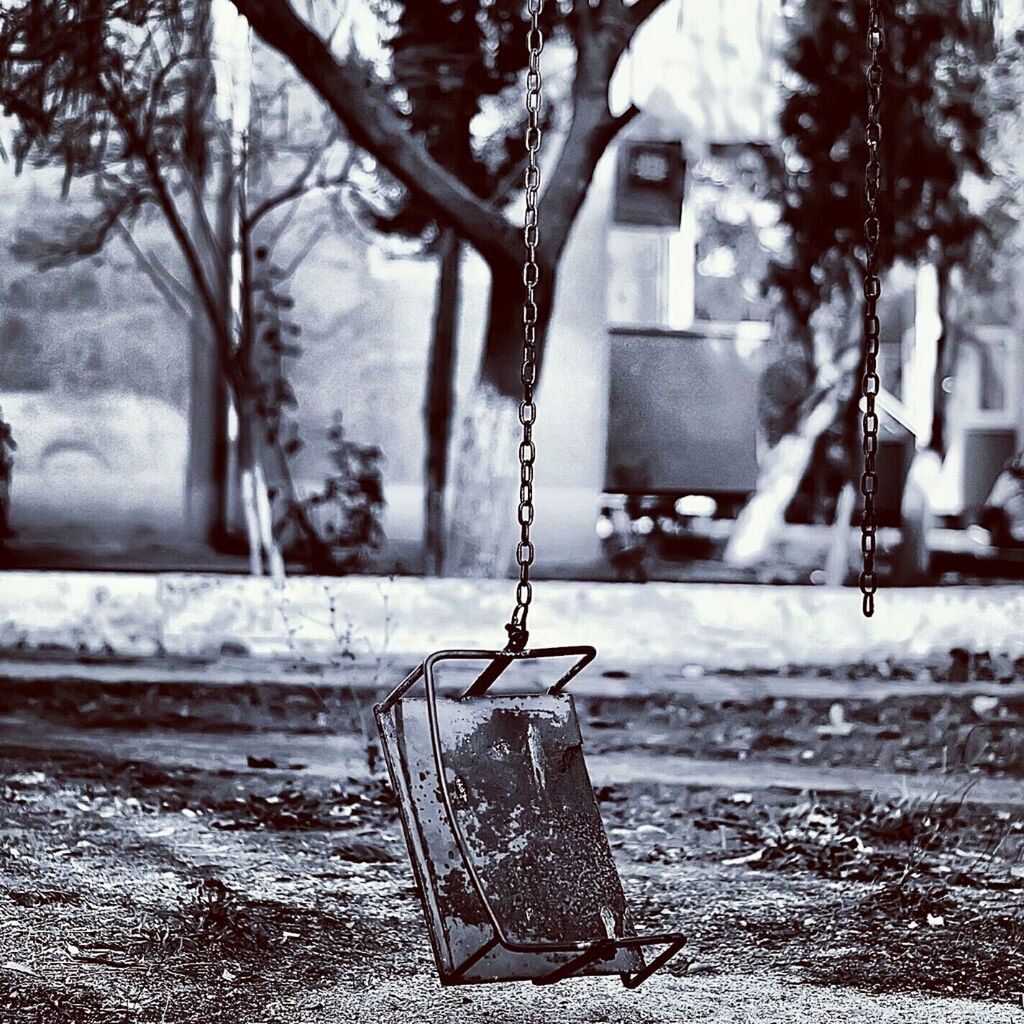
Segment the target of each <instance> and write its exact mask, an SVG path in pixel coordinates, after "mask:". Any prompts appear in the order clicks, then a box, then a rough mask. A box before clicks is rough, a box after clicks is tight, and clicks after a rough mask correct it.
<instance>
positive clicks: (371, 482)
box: [303, 412, 385, 570]
mask: <svg viewBox="0 0 1024 1024" xmlns="http://www.w3.org/2000/svg"><path fill="white" fill-rule="evenodd" d="M327 438H328V440H329V441H330V442H331V461H332V462H333V463H334V472H333V473H331V474H330V475H328V477H327V480H326V482H325V484H324V487H323V489H322V490H320V491H316V492H314V493H312V494H310V495H308V496H307V497H306V499H305V501H304V502H303V508H304V509H305V510H306V511H307V513H308V514H309V515H310V518H311V519H313V520H314V521H315V522H317V523H318V524H319V525H318V532H319V534H320V536H321V538H322V539H323V541H324V543H325V544H326V545H327V546H328V547H329V549H330V551H331V556H332V563H333V566H334V568H336V569H342V570H350V569H354V568H357V567H359V566H360V565H362V564H363V563H364V562H365V560H366V558H367V557H368V556H369V555H370V554H371V553H372V552H373V551H376V550H377V549H379V548H380V546H381V544H382V542H383V540H384V529H383V515H384V505H385V502H384V481H383V474H382V465H383V461H384V457H383V454H382V453H381V450H380V449H379V448H378V447H377V446H376V445H366V444H360V443H358V442H356V441H350V440H349V439H348V437H347V436H346V434H345V429H344V427H343V425H342V421H341V413H340V412H336V413H335V415H334V422H333V423H332V425H331V427H330V429H329V430H328V432H327Z"/></svg>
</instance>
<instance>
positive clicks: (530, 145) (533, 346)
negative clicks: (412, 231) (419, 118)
mask: <svg viewBox="0 0 1024 1024" xmlns="http://www.w3.org/2000/svg"><path fill="white" fill-rule="evenodd" d="M543 9H544V0H529V3H528V13H529V15H530V28H529V31H528V33H527V36H526V46H527V50H528V51H529V63H528V65H527V70H526V134H525V136H524V142H525V144H526V152H527V166H526V172H525V176H524V179H523V183H524V186H525V191H526V213H525V217H524V222H523V241H524V243H525V249H526V259H525V261H524V263H523V284H524V285H525V287H526V298H525V300H524V302H523V367H522V372H521V374H520V379H521V380H522V384H523V398H522V401H521V402H520V403H519V422H520V424H521V425H522V428H523V431H522V440H521V441H520V443H519V510H518V520H519V543H518V544H517V545H516V564H517V565H518V566H519V583H518V584H517V585H516V607H515V611H514V612H513V613H512V619H511V621H510V622H509V624H508V625H507V626H506V627H505V630H506V632H507V633H508V648H507V649H508V650H511V651H521V650H523V649H524V648H525V647H526V643H527V641H528V640H529V638H530V634H529V631H528V630H527V628H526V617H527V615H528V613H529V611H530V602H531V601H532V600H533V587H532V585H531V583H530V566H531V565H532V564H533V555H534V549H533V542H532V541H531V540H530V527H531V526H532V525H533V514H534V509H533V464H534V461H535V459H536V457H537V449H536V447H535V445H534V443H533V424H534V421H535V420H536V418H537V406H536V404H535V403H534V400H533V387H534V383H535V382H536V379H537V319H538V310H537V302H536V299H535V297H534V296H535V291H536V288H537V285H538V283H539V281H540V265H539V264H538V262H537V244H538V242H539V238H540V235H539V230H538V224H537V208H538V196H539V193H540V164H539V158H538V154H539V151H540V141H541V127H540V105H541V77H540V57H541V51H542V50H543V49H544V34H543V32H542V31H541V28H540V16H541V12H542V11H543Z"/></svg>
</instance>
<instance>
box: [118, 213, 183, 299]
mask: <svg viewBox="0 0 1024 1024" xmlns="http://www.w3.org/2000/svg"><path fill="white" fill-rule="evenodd" d="M116 227H117V230H118V233H119V234H120V235H121V238H122V239H123V240H124V242H125V245H127V246H128V250H129V251H130V252H131V254H132V255H133V256H134V257H135V262H136V263H137V264H138V265H139V266H140V267H141V268H142V271H143V273H144V274H145V275H146V276H147V277H148V278H149V279H150V281H151V282H152V283H153V287H154V288H156V290H157V291H158V292H159V293H160V294H161V295H162V296H163V299H164V302H166V303H167V305H168V306H170V307H171V309H173V310H174V311H175V312H176V313H177V314H178V315H179V316H182V317H187V316H188V314H189V310H188V306H187V305H186V302H187V301H188V300H189V299H191V295H190V294H189V290H188V289H187V288H186V287H185V286H184V285H183V284H182V283H181V282H180V281H179V280H178V279H177V278H176V277H175V276H174V275H173V274H172V273H171V272H170V271H169V270H168V269H167V268H166V267H165V266H164V265H163V263H161V262H160V260H159V259H158V258H157V257H156V255H155V254H153V253H150V254H148V255H147V254H146V253H144V252H143V251H142V249H140V248H139V244H138V243H137V242H136V241H135V239H134V238H133V237H132V233H131V231H129V230H128V228H127V227H126V226H125V225H124V223H123V222H122V221H120V220H119V221H118V222H117V225H116Z"/></svg>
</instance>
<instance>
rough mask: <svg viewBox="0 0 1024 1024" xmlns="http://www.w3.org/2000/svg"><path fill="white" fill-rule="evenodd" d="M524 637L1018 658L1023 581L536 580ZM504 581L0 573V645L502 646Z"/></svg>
mask: <svg viewBox="0 0 1024 1024" xmlns="http://www.w3.org/2000/svg"><path fill="white" fill-rule="evenodd" d="M535 590H536V597H535V605H534V609H533V611H532V612H531V618H530V626H531V634H532V636H531V639H532V641H533V643H534V644H535V645H537V646H543V645H553V644H560V643H592V644H594V645H595V646H596V647H597V648H598V649H599V651H600V652H601V654H602V655H604V656H605V657H606V658H607V659H608V660H609V661H615V662H627V663H628V662H646V663H658V664H663V665H664V664H678V665H681V666H683V665H690V664H692V665H700V666H703V667H705V668H708V669H730V670H740V669H757V668H759V669H773V668H779V667H782V666H786V665H837V664H850V663H859V662H862V661H869V662H870V661H878V660H883V659H886V658H894V659H919V658H927V657H930V656H935V655H940V654H946V653H948V652H949V651H950V650H951V649H953V648H958V647H960V648H965V649H967V650H971V651H988V652H990V653H991V654H993V655H995V654H1000V655H1006V656H1009V657H1011V658H1018V657H1024V588H1020V587H979V588H960V587H948V588H920V589H907V590H886V591H882V592H881V593H880V594H879V596H878V611H877V613H876V615H875V617H874V618H873V619H870V620H867V619H864V618H863V617H862V616H861V614H860V598H859V596H858V594H857V593H856V592H855V591H853V590H850V589H830V588H815V587H758V586H736V585H729V584H674V583H664V584H661V583H648V584H642V585H638V584H613V583H575V582H564V581H557V582H555V581H553V582H543V581H542V582H541V583H539V584H538V585H537V586H536V588H535ZM512 594H513V587H512V584H511V582H509V581H477V580H456V579H429V580H424V579H417V578H409V577H403V578H395V579H386V578H377V577H365V576H349V577H343V578H340V579H339V578H331V579H321V578H316V577H296V578H293V579H290V580H289V581H288V582H287V584H286V585H285V587H284V588H283V589H281V590H275V589H274V588H273V586H272V585H271V584H270V581H269V580H265V579H254V578H251V577H240V576H213V575H203V576H198V575H180V574H161V575H145V574H128V573H124V574H121V573H45V572H5V573H0V649H2V650H5V651H8V652H21V653H26V654H31V653H35V652H44V651H46V650H47V649H53V650H55V649H60V650H66V651H79V652H88V653H90V654H93V655H104V654H107V655H111V656H117V657H147V656H154V655H165V656H176V657H204V658H206V657H216V656H218V655H219V654H224V653H228V654H250V655H254V656H278V657H280V656H285V657H287V656H289V655H301V656H304V657H306V658H310V659H312V660H314V661H329V660H334V659H336V658H338V657H340V656H342V655H343V654H345V653H346V652H351V653H352V654H355V655H356V656H357V657H363V658H365V657H371V658H372V657H377V656H383V655H385V654H387V655H388V656H399V655H402V656H413V657H415V656H418V655H421V654H424V653H426V652H429V651H431V650H436V649H438V648H442V647H480V646H482V647H491V646H500V645H501V644H502V642H503V640H504V637H505V634H504V629H503V624H504V623H505V621H506V620H507V617H508V614H509V612H510V610H511V606H512Z"/></svg>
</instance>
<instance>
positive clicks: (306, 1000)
mask: <svg viewBox="0 0 1024 1024" xmlns="http://www.w3.org/2000/svg"><path fill="white" fill-rule="evenodd" d="M994 685H1001V684H998V683H996V684H994ZM1006 685H1007V689H1005V690H995V691H993V692H995V693H998V694H1000V696H997V697H993V696H991V694H990V693H988V692H987V691H986V692H982V693H981V696H984V697H987V699H986V700H984V701H982V702H981V703H979V702H977V699H976V698H977V696H978V695H979V691H978V687H975V688H974V689H970V688H968V689H967V690H965V691H964V693H962V694H958V693H946V694H945V695H944V696H937V695H936V694H935V693H931V692H929V693H926V694H924V695H921V694H918V695H916V696H915V695H914V694H913V693H912V692H911V691H910V690H908V692H907V694H906V695H903V696H901V695H899V693H896V694H895V695H894V694H892V693H891V692H890V693H889V694H888V696H885V695H876V696H878V699H875V700H864V701H862V702H859V703H858V701H856V700H842V701H837V700H836V699H834V695H833V696H832V697H826V698H820V697H819V698H814V699H813V700H812V699H807V700H794V699H793V698H792V697H789V698H787V697H779V696H774V697H770V698H763V697H762V698H758V699H757V700H751V701H746V702H744V701H731V702H730V701H728V700H711V699H709V698H708V697H706V696H705V697H704V698H702V699H690V698H687V697H685V696H679V695H676V696H675V697H672V698H668V697H665V696H664V695H661V696H651V697H649V698H645V699H644V700H640V701H635V702H629V701H623V700H614V699H610V698H602V697H600V696H597V697H589V698H587V699H585V700H581V702H580V707H581V719H582V722H583V727H584V732H585V735H586V742H587V750H588V752H592V753H593V755H594V760H595V762H597V763H601V759H602V758H605V759H606V763H607V764H608V765H610V766H611V767H610V768H609V769H608V770H607V771H606V772H605V773H604V776H605V777H604V779H603V781H602V782H601V784H600V785H599V789H598V796H599V799H600V801H601V808H602V813H603V815H604V818H605V823H606V826H607V828H608V831H609V836H610V839H611V842H612V846H613V850H614V853H615V856H616V858H617V860H618V863H619V867H620V870H621V872H622V875H623V880H624V884H625V887H626V891H627V896H628V897H629V899H630V901H631V903H632V905H633V907H634V910H635V917H636V918H637V923H638V925H640V926H642V927H646V928H656V929H657V930H659V931H663V930H668V929H679V930H682V931H684V932H686V933H687V934H688V935H689V936H690V941H689V945H688V948H687V950H686V951H685V952H686V956H685V957H683V958H681V959H680V960H678V961H677V962H676V963H674V964H673V965H672V966H671V967H670V969H669V970H668V971H667V972H665V973H664V974H662V975H660V976H658V977H657V978H655V979H653V980H652V981H651V982H649V983H648V985H646V986H645V987H644V988H642V989H641V990H639V991H638V992H627V991H626V990H624V989H622V988H621V987H620V986H619V985H618V983H617V982H615V981H613V980H609V979H585V980H574V981H571V982H566V983H564V984H562V985H559V986H555V987H554V988H552V989H538V988H535V987H533V986H530V985H514V986H511V985H496V986H489V987H485V988H455V989H445V990H442V989H440V988H439V987H438V986H437V984H436V981H435V980H434V975H433V965H432V961H431V957H430V952H429V947H428V944H427V940H426V933H425V929H424V926H423V923H422V919H421V911H420V906H419V902H418V898H417V894H416V892H415V889H414V887H413V885H412V877H411V872H410V870H409V867H408V865H407V863H406V859H405V850H404V844H403V842H402V838H401V834H400V829H399V825H398V820H397V812H396V809H395V807H394V805H393V802H392V799H391V796H390V793H389V791H388V789H387V787H386V786H385V785H384V784H383V783H382V782H381V780H380V778H379V775H377V774H375V773H373V772H370V771H368V770H366V769H365V768H364V769H359V768H358V767H357V766H358V763H359V760H360V758H361V756H362V752H363V749H362V741H361V739H360V734H359V723H360V721H361V715H360V714H359V713H358V711H354V710H353V708H357V707H358V706H359V705H355V704H352V703H351V700H350V699H349V703H348V704H346V703H345V702H344V701H343V700H342V699H341V698H339V700H338V703H337V705H336V707H335V706H331V705H329V704H328V705H327V711H328V712H330V716H329V718H328V719H327V720H326V721H325V720H324V719H322V718H321V719H317V718H316V717H315V716H314V717H313V719H312V724H311V722H310V718H309V715H310V714H313V707H314V705H313V704H309V702H310V701H311V700H312V698H311V697H309V696H308V695H303V694H301V693H298V694H296V693H293V694H292V695H291V696H292V698H293V699H292V701H291V705H290V710H288V711H287V713H286V712H284V711H280V710H279V711H278V712H276V713H272V712H271V711H268V710H267V707H262V710H260V709H259V708H257V709H256V710H254V711H253V712H252V714H250V715H249V716H248V717H247V718H245V719H244V720H243V717H240V716H239V714H238V713H237V708H238V707H239V706H240V705H239V704H238V701H240V700H241V699H242V698H241V693H244V690H243V691H241V692H240V693H236V694H235V695H234V697H231V698H228V697H227V696H224V695H223V693H222V697H221V703H220V704H219V705H218V704H216V702H211V701H202V700H200V701H197V700H196V695H195V694H192V695H191V696H189V697H187V698H182V697H181V696H180V691H175V692H178V693H179V695H178V696H177V697H172V696H169V695H168V694H167V693H164V694H163V695H162V696H161V694H160V693H158V692H154V691H146V692H145V693H144V694H142V696H140V694H139V693H138V692H135V693H132V692H131V691H125V690H123V689H122V690H120V691H117V693H120V694H121V696H120V697H118V696H117V695H116V694H114V695H112V694H111V693H110V692H108V693H106V694H105V695H104V694H103V693H101V692H99V691H97V692H96V693H93V695H92V697H91V698H90V701H91V705H92V706H91V707H90V706H89V704H90V701H87V700H84V699H83V697H84V695H83V694H82V693H76V694H73V695H72V696H70V697H69V696H68V695H67V694H66V693H63V692H62V691H60V690H59V688H54V689H53V690H52V691H51V693H50V696H46V694H45V693H42V691H37V692H36V695H35V697H33V698H32V700H31V701H25V700H22V701H21V703H20V705H18V702H17V701H15V700H13V699H12V698H11V696H10V692H9V691H8V693H7V695H6V703H2V704H0V715H2V716H3V719H2V721H0V1007H5V1008H6V1009H5V1012H4V1013H3V1014H0V1017H2V1019H3V1020H4V1021H5V1024H6V1022H7V1021H10V1022H11V1024H27V1022H46V1024H51V1022H53V1024H58V1022H68V1024H71V1022H75V1024H77V1022H97V1024H114V1022H117V1024H121V1022H169V1024H170V1022H182V1024H184V1022H189V1024H191V1022H195V1024H200V1022H202V1024H207V1022H210V1024H214V1022H245V1024H258V1022H267V1024H270V1022H286V1021H287V1022H309V1024H318V1022H321V1021H322V1022H328V1021H331V1022H337V1021H367V1022H369V1021H383V1020H389V1021H393V1022H395V1024H405V1022H419V1021H424V1022H427V1021H429V1022H434V1021H438V1022H443V1021H465V1022H484V1021H487V1022H490V1021H492V1020H494V1019H502V1020H505V1021H510V1022H520V1021H521V1022H526V1021H534V1020H551V1021H566V1022H581V1024H582V1022H595V1024H596V1022H617V1021H621V1022H629V1024H644V1022H654V1021H658V1022H661V1021H669V1022H675V1021H679V1022H683V1021H693V1020H706V1021H723V1022H724V1021H729V1022H747V1021H749V1022H755V1021H756V1022H762V1021H763V1022H772V1024H785V1022H788V1021H794V1022H795V1021H801V1022H805V1021H807V1020H812V1021H817V1020H831V1019H848V1020H853V1021H860V1020H863V1021H872V1022H874V1021H890V1020H891V1021H901V1022H902V1021H908V1022H915V1021H921V1022H924V1021H928V1022H933V1021H946V1020H948V1021H956V1022H958V1024H959V1022H969V1021H979V1022H981V1021H984V1022H989V1021H992V1022H1002V1021H1021V1020H1022V1019H1024V1002H1022V1000H1024V996H1022V994H1021V992H1022V990H1024V794H1022V795H1021V796H1020V798H1017V799H1010V800H1007V801H1002V802H999V801H997V802H995V803H993V802H991V801H989V800H979V799H977V798H976V796H972V795H971V792H972V786H973V785H974V784H975V783H977V782H978V781H979V779H986V780H991V781H992V782H994V783H998V784H999V785H1001V786H1002V787H1003V788H1002V789H1000V790H998V791H996V792H1005V793H1010V794H1011V795H1013V794H1016V793H1018V792H1019V791H1020V790H1024V787H1017V786H1016V785H1015V783H1016V781H1017V780H1019V779H1020V778H1021V777H1022V776H1024V765H1022V763H1021V760H1020V754H1021V745H1020V744H1019V742H1018V741H1017V740H1016V739H1014V738H1012V737H1013V736H1014V735H1019V733H1015V730H1017V729H1018V727H1019V720H1020V714H1021V710H1022V708H1021V707H1020V706H1019V700H1020V698H1019V697H1018V696H1016V695H1015V694H1016V690H1015V688H1014V685H1013V684H1010V683H1007V684H1006ZM983 689H984V687H982V690H983ZM126 692H128V693H129V697H128V699H125V696H124V695H125V693H126ZM41 694H42V695H41ZM143 698H144V699H143ZM265 699H266V701H269V703H270V704H271V705H272V704H273V703H274V701H275V700H280V701H283V702H284V704H287V703H288V702H287V700H285V697H284V696H282V695H280V694H278V695H277V696H275V695H274V694H270V695H265ZM318 699H319V700H320V702H321V704H322V705H323V704H324V703H325V702H324V695H323V694H320V696H319V698H318ZM140 700H141V701H142V705H141V706H140V704H139V701H140ZM175 701H177V704H175ZM993 701H994V702H995V703H993ZM161 702H163V704H161ZM183 702H184V704H186V705H187V708H185V709H184V711H185V713H181V712H182V711H183V706H182V704H183ZM314 703H315V702H314ZM307 704H308V705H309V706H308V707H307ZM164 705H166V707H165V710H167V719H168V720H167V721H164V722H163V723H162V724H161V727H160V728H158V729H156V730H154V729H153V728H150V727H143V726H142V725H141V724H140V721H141V720H149V721H152V720H153V715H152V712H153V708H154V707H156V706H164ZM282 706H283V705H282ZM837 706H838V707H839V708H840V709H841V710H836V709H837ZM217 707H220V708H221V710H220V711H218V710H216V709H217ZM228 707H235V709H236V713H235V714H234V717H233V719H232V721H231V722H226V721H224V720H222V719H223V718H224V714H225V713H224V709H225V708H228ZM250 707H252V705H251V703H250ZM174 708H177V713H176V714H173V713H172V711H173V710H174ZM346 708H348V711H346V710H345V709H346ZM133 709H134V710H133ZM316 713H317V714H320V715H322V714H325V713H327V712H325V711H324V710H323V708H322V707H321V710H320V711H319V712H316ZM83 717H84V718H85V719H87V720H88V721H87V722H83ZM156 717H157V719H159V715H157V716H156ZM228 717H229V718H230V717H231V716H228ZM175 722H176V723H177V724H176V725H175ZM317 723H319V725H318V724H317ZM993 723H999V724H993ZM172 725H175V727H174V728H171V726H172ZM268 726H272V727H274V728H275V729H276V731H275V732H274V733H272V734H271V733H264V732H262V731H260V730H261V729H265V728H267V727H268ZM1008 736H1009V737H1011V738H1010V739H1009V740H1007V737H1008ZM637 750H642V756H643V757H644V758H647V759H648V760H649V763H650V764H651V765H654V766H657V764H658V763H659V760H658V759H659V758H662V759H665V760H666V763H667V762H668V759H670V758H675V759H676V760H678V759H679V758H681V757H686V756H689V755H693V756H698V757H701V758H703V759H705V761H717V762H719V763H721V764H722V766H723V768H725V767H726V766H727V765H729V764H730V763H732V764H733V765H735V764H736V763H737V762H739V763H742V764H745V765H746V766H747V767H748V768H752V769H753V772H752V774H751V776H750V777H751V779H753V781H754V782H758V783H759V784H757V785H754V784H752V785H751V786H750V787H749V788H748V789H745V790H737V789H736V788H734V787H731V786H723V785H716V783H715V779H714V777H713V776H709V777H708V779H707V780H706V781H705V782H704V783H703V784H702V785H699V786H698V785H693V784H690V785H685V786H684V785H678V784H673V783H671V782H660V783H658V782H649V781H648V782H624V781H617V780H616V777H615V774H616V770H615V765H616V764H620V765H621V764H625V763H626V762H627V761H628V760H630V759H634V760H635V757H636V756H637V755H636V751H637ZM808 752H809V754H808ZM311 755H312V756H311ZM353 758H354V760H353ZM616 758H619V760H615V759H616ZM702 763H703V762H702ZM788 764H798V765H799V764H804V765H809V766H813V765H821V766H822V767H823V769H824V767H825V766H851V765H852V766H858V765H859V766H870V767H872V768H873V769H874V770H875V772H876V775H877V779H878V780H879V785H878V786H877V787H861V788H862V791H859V792H857V791H837V792H819V793H815V792H813V791H812V792H809V793H808V792H799V791H797V790H795V789H794V788H793V787H773V785H772V783H771V778H770V774H771V771H773V770H776V769H779V770H781V768H782V767H784V766H786V765H788ZM332 766H333V767H332ZM378 771H379V768H378ZM921 771H930V772H943V773H944V775H943V778H944V779H945V780H946V785H944V787H943V789H942V791H941V793H938V794H932V795H927V796H925V795H915V796H909V795H905V796H900V795H899V788H898V787H896V788H895V789H894V787H892V786H888V787H886V786H883V785H881V782H882V781H883V780H888V781H889V782H891V781H892V780H893V779H894V778H895V779H898V778H903V777H905V778H907V779H912V778H914V777H915V773H918V772H921ZM901 773H902V774H901ZM759 775H760V779H758V776H759ZM595 777H596V775H595ZM624 777H625V776H624ZM665 777H666V778H670V773H666V775H665ZM908 792H909V790H908Z"/></svg>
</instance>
